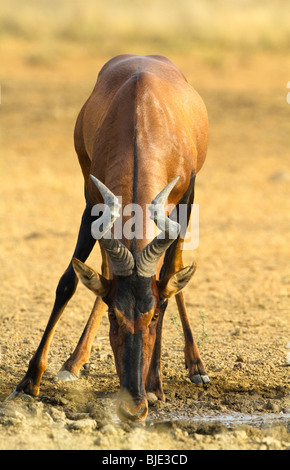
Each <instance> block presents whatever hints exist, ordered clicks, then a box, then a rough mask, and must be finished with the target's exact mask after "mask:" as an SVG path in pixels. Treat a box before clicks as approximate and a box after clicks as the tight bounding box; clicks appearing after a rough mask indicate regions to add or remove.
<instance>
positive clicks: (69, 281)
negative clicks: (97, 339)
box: [15, 205, 96, 396]
mask: <svg viewBox="0 0 290 470" xmlns="http://www.w3.org/2000/svg"><path fill="white" fill-rule="evenodd" d="M91 223H92V217H91V207H90V205H87V206H86V209H85V211H84V214H83V217H82V222H81V226H80V230H79V236H78V241H77V244H76V248H75V251H74V254H73V256H75V257H77V258H78V259H80V260H81V261H83V262H84V261H86V259H87V257H88V256H89V254H90V252H91V251H92V249H93V247H94V245H95V242H96V240H95V239H94V238H93V237H92V236H91ZM77 284H78V278H77V276H76V274H75V272H74V269H73V266H72V263H71V262H70V264H69V266H68V268H67V270H66V271H65V273H64V274H63V275H62V277H61V279H60V281H59V283H58V287H57V289H56V297H55V303H54V306H53V309H52V312H51V315H50V318H49V321H48V324H47V327H46V329H45V332H44V335H43V337H42V339H41V342H40V344H39V346H38V348H37V351H36V353H35V354H34V356H33V358H32V359H31V361H30V363H29V367H28V370H27V372H26V374H25V376H24V378H23V379H22V380H21V381H20V382H19V384H18V385H17V387H16V390H15V394H17V393H20V392H22V391H23V392H25V393H27V394H29V395H33V396H37V395H38V393H39V386H40V382H41V378H42V375H43V373H44V371H45V370H46V367H47V356H48V349H49V346H50V343H51V340H52V337H53V333H54V331H55V328H56V326H57V323H58V321H59V319H60V317H61V315H62V313H63V311H64V309H65V307H66V305H67V303H68V302H69V300H70V299H71V297H72V296H73V294H74V293H75V290H76V287H77Z"/></svg>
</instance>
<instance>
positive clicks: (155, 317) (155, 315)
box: [152, 313, 159, 321]
mask: <svg viewBox="0 0 290 470" xmlns="http://www.w3.org/2000/svg"><path fill="white" fill-rule="evenodd" d="M158 317H159V315H158V313H154V315H153V317H152V321H156V320H158Z"/></svg>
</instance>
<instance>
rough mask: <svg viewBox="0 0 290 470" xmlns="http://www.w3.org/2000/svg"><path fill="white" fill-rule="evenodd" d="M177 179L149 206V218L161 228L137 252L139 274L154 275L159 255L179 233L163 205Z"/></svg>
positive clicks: (144, 275)
mask: <svg viewBox="0 0 290 470" xmlns="http://www.w3.org/2000/svg"><path fill="white" fill-rule="evenodd" d="M178 179H179V176H178V177H177V178H175V179H174V180H173V181H171V182H170V183H169V184H168V185H167V186H166V187H165V188H164V189H163V190H162V191H161V192H160V193H159V194H158V196H156V197H155V199H154V200H153V201H152V203H151V205H150V206H149V210H150V212H151V216H150V218H151V219H152V220H154V222H155V224H156V225H157V227H158V228H159V230H161V234H159V235H157V237H155V238H154V239H153V240H152V242H150V243H149V244H148V245H147V246H145V248H143V250H142V251H141V253H139V256H138V258H137V263H136V265H137V272H138V274H139V276H143V277H151V276H154V274H155V272H156V268H157V264H158V261H159V260H160V258H161V256H162V255H163V253H164V252H165V251H166V250H167V248H168V247H169V246H170V245H171V244H172V243H173V242H174V240H176V238H177V237H178V235H179V233H180V229H181V227H180V224H179V223H178V222H174V221H173V220H171V219H170V218H169V217H168V216H167V215H166V213H165V211H164V207H163V206H164V204H165V202H166V200H167V199H168V196H169V194H170V193H171V191H172V189H173V187H174V186H175V185H176V183H177V181H178Z"/></svg>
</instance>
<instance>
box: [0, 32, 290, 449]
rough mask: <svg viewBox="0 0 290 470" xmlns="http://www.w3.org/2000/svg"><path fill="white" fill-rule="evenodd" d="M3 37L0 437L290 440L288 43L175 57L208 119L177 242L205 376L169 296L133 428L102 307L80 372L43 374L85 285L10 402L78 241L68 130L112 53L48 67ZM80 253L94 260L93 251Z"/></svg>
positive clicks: (53, 364)
mask: <svg viewBox="0 0 290 470" xmlns="http://www.w3.org/2000/svg"><path fill="white" fill-rule="evenodd" d="M4 46H5V47H3V48H2V52H3V59H2V60H4V63H5V67H3V71H1V75H2V78H1V90H2V104H1V109H0V112H1V135H0V142H1V190H0V191H1V200H0V204H1V232H0V239H1V250H0V260H1V261H0V263H1V264H0V266H1V268H0V274H1V283H0V297H1V311H0V315H1V317H0V348H1V361H0V449H34V450H35V449H95V450H98V449H145V450H152V449H168V450H169V449H193V450H194V449H199V450H200V449H260V450H262V449H271V450H284V449H286V448H289V446H290V434H289V432H290V429H289V418H290V410H289V362H290V361H289V353H290V349H287V345H288V348H289V341H290V331H289V330H290V328H289V326H290V324H289V322H290V317H289V282H290V278H289V255H290V248H289V247H290V244H289V228H290V207H289V187H290V159H289V119H290V105H288V104H287V102H286V94H287V90H286V84H287V81H288V80H290V70H289V66H288V69H287V67H286V60H285V57H284V55H283V54H282V53H281V54H279V53H277V52H275V53H273V54H272V53H271V51H270V52H269V51H266V52H265V53H261V52H259V53H255V51H253V52H251V53H247V54H240V55H235V54H230V53H229V55H227V54H225V56H223V57H222V59H221V60H219V61H218V62H217V61H212V60H207V61H205V60H204V58H203V57H202V56H201V55H199V53H198V51H195V52H192V54H191V55H190V56H189V57H188V56H187V57H185V56H183V57H182V56H181V57H180V56H174V55H173V56H171V57H170V58H171V59H172V60H173V61H174V62H175V63H176V64H177V65H178V66H179V67H180V68H181V69H182V71H183V72H184V73H185V75H186V76H187V77H188V79H189V81H190V83H192V84H193V85H194V86H195V87H196V88H197V90H198V91H199V92H200V94H201V95H202V96H203V98H204V100H205V102H206V104H207V108H208V112H209V118H210V128H211V140H210V147H209V152H208V158H207V161H206V164H205V166H204V168H203V169H202V171H201V172H200V174H199V175H198V178H197V185H196V200H195V202H196V203H198V204H199V205H200V242H199V246H198V248H197V249H196V250H195V251H194V252H186V253H185V261H186V262H188V263H190V262H192V260H195V261H197V264H198V269H197V272H196V274H195V277H194V279H193V281H192V282H191V284H190V286H189V287H188V288H187V290H186V291H185V297H186V301H187V305H188V310H189V316H190V320H191V324H192V327H193V331H194V334H195V337H196V339H197V340H198V342H199V346H200V350H201V354H202V358H203V361H204V363H205V365H206V368H207V371H208V374H209V376H210V379H211V384H210V386H209V387H208V388H206V389H202V388H198V387H195V386H194V385H193V384H192V383H191V382H190V381H189V379H188V378H187V372H186V370H185V369H184V358H183V339H182V331H181V327H180V323H179V319H178V315H177V310H176V307H175V302H174V300H173V301H171V303H170V305H169V308H168V310H167V314H166V318H165V325H164V335H163V338H164V339H163V354H162V366H163V375H164V389H165V395H166V402H165V403H161V402H152V403H151V405H150V409H149V415H148V418H147V420H146V422H145V423H143V424H128V423H121V422H120V421H119V420H118V419H117V418H116V416H115V409H114V406H115V405H114V403H115V397H116V393H117V391H118V380H117V376H116V373H115V367H114V363H113V357H112V352H111V349H110V345H109V340H108V319H107V317H106V316H105V317H104V318H103V321H102V323H101V326H100V329H99V331H98V334H97V338H96V340H95V342H94V346H93V351H92V356H91V360H90V362H89V364H88V365H87V366H86V368H84V370H83V373H82V376H81V378H80V380H79V381H77V382H73V383H59V382H55V381H54V377H55V375H56V373H57V372H58V370H59V369H60V367H61V365H62V364H63V362H64V361H65V360H66V359H67V357H68V356H69V354H70V353H71V352H72V351H73V349H74V347H75V345H76V342H77V341H78V339H79V336H80V334H81V332H82V330H83V327H84V325H85V323H86V319H87V318H88V315H89V312H90V308H91V306H92V304H93V300H94V298H93V294H92V293H91V292H89V291H87V290H86V289H85V288H84V287H83V286H82V285H79V287H78V290H77V293H76V295H75V297H74V298H73V299H72V300H71V302H70V304H69V305H68V307H67V309H66V311H65V313H64V315H63V317H62V319H61V321H60V324H59V326H58V328H57V330H56V333H55V337H54V340H53V343H52V346H51V350H50V355H49V365H48V369H47V371H46V373H45V374H44V376H43V381H42V385H41V390H40V395H39V397H38V398H36V399H33V398H31V397H29V396H25V395H23V396H22V397H19V398H17V399H16V400H14V401H8V402H6V401H5V399H6V398H7V396H8V395H9V394H10V393H11V392H12V391H13V390H14V388H15V386H16V385H17V383H18V382H19V381H20V379H21V378H22V377H23V375H24V373H25V371H26V368H27V365H28V362H29V359H30V358H31V356H32V354H33V352H34V350H35V348H36V347H37V345H38V343H39V340H40V338H41V335H42V333H43V330H44V328H45V326H46V323H47V320H48V316H49V314H50V310H51V307H52V304H53V300H54V292H55V288H56V285H57V282H58V279H59V277H60V275H61V274H62V272H63V271H64V269H65V268H66V266H67V264H68V262H69V259H70V256H71V254H72V252H73V249H74V244H75V240H76V236H77V232H78V227H79V221H80V217H81V214H82V211H83V208H84V199H83V183H82V176H81V172H80V170H79V167H78V162H77V159H76V156H75V153H74V148H73V140H72V134H73V126H74V122H75V119H76V116H77V113H78V111H79V109H80V107H81V106H82V104H83V102H84V101H85V99H86V98H87V96H88V94H89V93H90V91H91V89H92V87H93V85H94V81H95V79H96V76H97V72H98V70H99V68H100V67H101V66H102V64H103V63H104V62H105V61H106V60H107V59H109V57H106V56H104V57H101V55H100V53H98V54H96V56H95V57H94V55H93V54H90V56H88V54H86V53H85V52H84V51H83V50H81V48H77V47H75V48H74V51H73V53H72V52H71V51H70V50H68V51H67V54H65V55H64V56H63V57H61V56H60V57H58V59H57V60H56V61H55V62H53V63H52V62H51V61H45V60H43V61H41V60H35V56H33V55H32V53H31V50H30V45H29V43H25V41H23V43H22V42H21V40H15V41H9V42H7V43H5V44H4ZM154 52H156V51H154ZM70 54H71V55H70ZM76 64H77V66H76ZM288 65H289V64H288ZM88 264H91V265H92V266H94V267H95V268H96V269H97V268H98V267H99V266H100V258H99V253H98V252H97V251H96V252H95V253H94V254H92V255H91V257H90V258H89V260H88ZM287 354H288V358H287Z"/></svg>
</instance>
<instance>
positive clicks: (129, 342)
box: [123, 331, 143, 398]
mask: <svg viewBox="0 0 290 470" xmlns="http://www.w3.org/2000/svg"><path fill="white" fill-rule="evenodd" d="M142 364H143V339H142V332H141V331H139V332H138V333H135V334H132V333H127V334H126V337H125V346H124V379H123V387H124V388H125V389H126V390H128V391H129V392H130V394H131V395H132V396H133V397H134V398H138V397H141V396H142V391H143V385H142Z"/></svg>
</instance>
